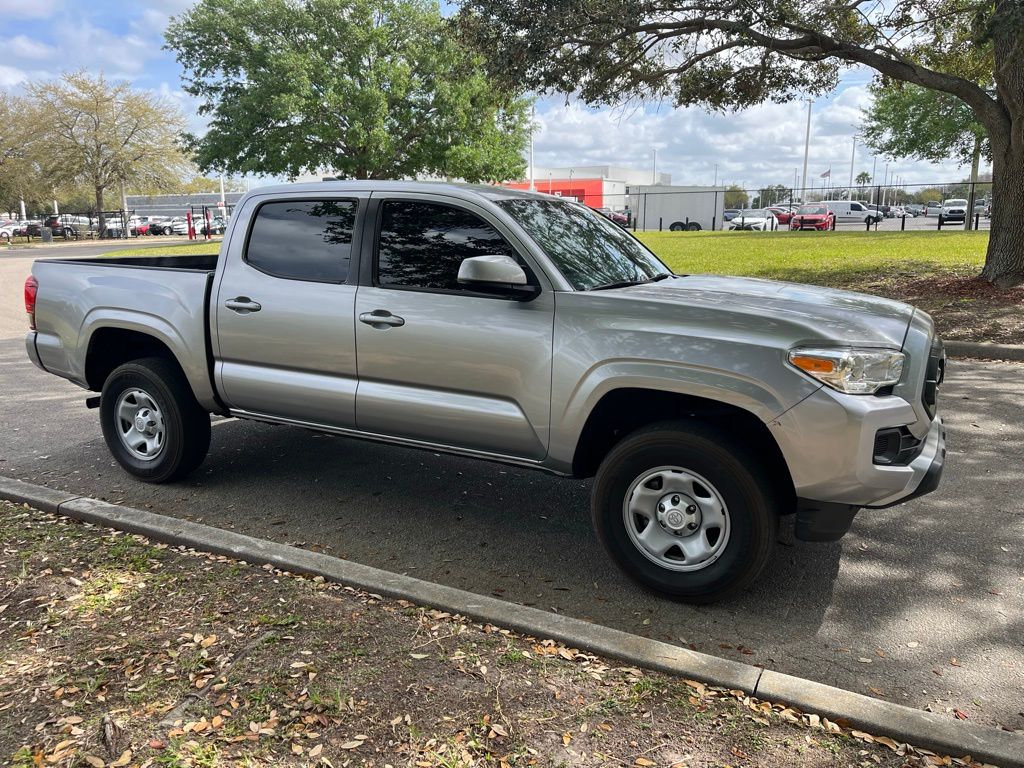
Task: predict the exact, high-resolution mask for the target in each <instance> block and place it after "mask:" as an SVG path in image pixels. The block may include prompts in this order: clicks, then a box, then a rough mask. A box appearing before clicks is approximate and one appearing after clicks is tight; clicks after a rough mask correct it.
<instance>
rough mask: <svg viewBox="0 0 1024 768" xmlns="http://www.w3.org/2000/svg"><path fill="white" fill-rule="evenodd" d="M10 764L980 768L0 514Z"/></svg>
mask: <svg viewBox="0 0 1024 768" xmlns="http://www.w3.org/2000/svg"><path fill="white" fill-rule="evenodd" d="M0 536H2V540H3V542H4V546H3V549H2V551H0V654H2V657H3V658H4V659H5V660H6V666H5V667H4V671H3V674H2V675H0V744H3V745H5V748H6V747H7V745H9V750H10V751H9V753H6V754H0V759H8V760H11V761H12V763H13V764H14V765H16V766H31V765H40V764H43V765H56V766H74V765H89V766H98V767H103V766H128V765H139V766H151V765H166V766H170V765H173V766H179V765H180V766H187V765H195V766H207V767H211V766H221V765H235V764H247V765H255V766H263V765H266V766H271V765H296V766H297V765H325V766H339V767H340V766H342V765H349V764H351V765H377V766H381V768H384V767H385V766H394V767H396V768H397V766H416V767H417V768H429V767H430V766H434V765H444V766H451V767H452V768H454V767H455V766H470V765H478V764H484V763H488V764H491V765H494V766H496V767H497V768H512V766H521V765H557V764H564V765H615V766H622V765H626V766H641V768H652V767H653V766H666V768H667V767H668V766H674V767H676V768H682V766H689V767H690V768H696V767H697V766H724V765H730V766H758V767H761V766H767V767H773V766H774V767H778V768H783V767H786V768H789V767H790V766H792V767H794V768H807V767H810V766H859V765H868V766H874V765H881V766H907V765H910V766H915V765H971V763H970V762H969V761H967V760H958V759H954V760H951V759H949V758H946V759H942V758H939V757H933V756H929V755H927V754H923V753H920V752H916V751H915V750H913V749H912V748H910V747H908V746H906V745H901V744H897V743H896V742H893V741H891V740H889V739H886V738H885V737H884V736H882V737H871V736H869V735H867V734H863V733H859V732H857V731H849V730H844V729H843V728H842V726H841V724H835V723H829V722H828V721H827V720H824V719H822V718H819V717H817V716H815V715H813V714H802V713H799V712H796V711H794V710H792V709H787V708H785V707H784V706H783V705H780V704H775V705H773V704H771V703H767V702H758V701H756V700H753V699H750V698H749V697H745V696H744V695H743V694H742V693H741V692H735V693H730V692H728V691H721V690H715V689H712V688H710V687H708V686H704V685H701V684H700V683H697V682H694V681H684V680H679V679H674V678H670V677H668V676H665V675H661V674H656V673H651V672H645V671H642V670H639V669H635V668H632V667H623V666H620V665H617V664H616V663H614V662H608V661H606V660H603V659H601V658H599V657H596V656H593V655H590V654H584V653H580V652H577V651H575V650H573V649H570V648H566V647H564V646H560V645H557V644H555V643H553V642H551V641H543V640H540V641H538V640H535V639H533V638H524V637H520V636H517V635H515V634H513V633H511V632H509V631H507V630H502V629H500V628H496V627H492V626H490V625H486V626H481V625H476V624H472V623H470V622H468V621H466V620H463V619H462V618H460V617H458V616H451V615H450V614H447V613H442V612H438V611H434V610H429V609H424V608H421V607H418V606H415V605H412V604H411V603H408V602H406V601H402V600H383V599H381V598H379V597H377V596H374V595H371V594H367V593H364V592H359V591H357V590H354V589H351V588H344V587H341V586H339V585H336V584H328V583H324V582H323V581H322V580H320V579H304V578H298V577H294V576H291V575H289V574H286V573H280V572H277V571H274V570H272V569H270V568H269V567H266V568H255V567H252V566H248V565H246V564H245V563H242V562H237V561H232V560H230V559H229V558H225V557H211V556H206V555H202V554H197V553H191V552H184V551H180V550H173V549H170V548H168V547H166V546H164V545H152V544H149V543H147V542H146V541H144V540H142V539H141V538H138V537H133V536H128V535H124V534H120V533H114V532H111V531H106V530H100V529H97V528H94V527H92V526H87V525H82V524H78V523H74V522H71V521H69V520H67V519H65V518H62V517H58V516H54V515H50V514H45V513H42V512H37V511H34V510H30V509H27V508H24V507H17V506H14V505H11V504H8V503H3V502H0Z"/></svg>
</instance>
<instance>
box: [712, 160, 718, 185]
mask: <svg viewBox="0 0 1024 768" xmlns="http://www.w3.org/2000/svg"><path fill="white" fill-rule="evenodd" d="M711 186H713V187H717V186H718V163H715V183H714V184H712V185H711Z"/></svg>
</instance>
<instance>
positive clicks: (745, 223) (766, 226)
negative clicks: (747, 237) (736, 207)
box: [729, 208, 779, 232]
mask: <svg viewBox="0 0 1024 768" xmlns="http://www.w3.org/2000/svg"><path fill="white" fill-rule="evenodd" d="M778 228H779V220H778V219H776V218H775V214H774V213H772V212H771V211H770V210H769V209H767V208H751V209H749V210H744V211H740V215H739V216H735V217H733V219H732V221H730V222H729V229H749V230H752V231H754V230H756V231H758V232H772V231H775V230H776V229H778Z"/></svg>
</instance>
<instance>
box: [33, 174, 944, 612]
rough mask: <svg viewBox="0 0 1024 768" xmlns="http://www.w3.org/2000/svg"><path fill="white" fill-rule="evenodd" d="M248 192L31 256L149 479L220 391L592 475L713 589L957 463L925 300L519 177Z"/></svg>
mask: <svg viewBox="0 0 1024 768" xmlns="http://www.w3.org/2000/svg"><path fill="white" fill-rule="evenodd" d="M371 194H372V195H373V200H374V202H375V204H374V205H371V206H367V205H362V204H357V203H358V202H361V201H365V200H368V199H369V197H370V195H371ZM237 211H238V212H237V213H236V214H235V215H234V216H233V217H232V218H231V221H230V224H229V232H228V235H227V236H226V237H225V238H224V240H223V242H222V244H221V246H220V253H219V255H215V254H213V253H211V254H210V255H208V256H202V255H191V256H169V257H163V258H162V259H161V262H160V268H159V269H152V260H151V259H148V258H145V257H142V258H140V257H130V256H122V257H117V256H115V257H107V258H78V259H61V260H47V259H43V260H39V261H37V262H36V263H35V264H34V265H33V268H32V275H31V276H29V278H28V279H27V280H26V283H25V308H26V310H27V312H28V315H27V317H28V319H29V322H30V326H31V329H32V330H31V331H30V332H29V333H28V335H27V337H26V349H27V352H28V355H29V357H30V358H31V359H32V361H33V362H34V363H35V364H36V365H37V366H38V367H40V368H42V369H43V370H45V371H48V372H50V373H53V374H55V375H58V376H61V377H63V378H66V379H69V380H71V381H72V382H74V383H76V384H78V385H79V386H81V387H83V388H85V389H88V390H91V391H93V392H99V393H100V395H99V397H98V398H95V397H92V398H90V399H89V401H87V402H89V403H92V404H94V405H95V404H96V403H97V400H98V406H99V421H100V424H101V427H102V430H103V435H104V438H105V440H106V443H107V445H108V447H109V449H110V451H111V453H112V455H113V457H114V458H115V460H116V461H117V462H118V463H119V464H120V465H121V466H122V467H123V468H124V469H125V470H126V471H127V472H128V473H130V474H132V475H134V476H135V477H136V478H139V479H141V480H144V481H147V482H154V483H161V482H168V481H171V480H173V479H175V478H180V477H183V476H185V475H187V474H188V473H189V472H191V471H193V470H195V469H196V468H197V467H198V466H199V465H200V464H201V463H202V462H203V460H204V458H205V456H206V454H207V452H208V450H209V446H210V432H211V430H210V417H209V414H210V412H215V413H220V414H224V415H231V416H235V417H239V418H242V419H254V420H258V421H261V422H269V423H277V424H291V425H301V426H303V427H305V428H312V429H315V430H319V431H322V432H326V433H331V434H337V435H344V436H349V437H364V438H368V439H371V440H375V441H384V442H392V443H396V444H399V445H402V446H406V447H419V448H422V449H426V450H430V451H444V452H447V453H454V454H461V455H464V456H469V457H478V458H486V459H490V460H497V461H501V462H505V463H509V464H513V465H516V466H521V467H533V468H537V469H541V470H546V471H548V472H551V473H554V474H557V475H565V476H570V477H577V478H586V477H592V476H593V477H595V480H594V484H593V490H592V492H591V500H592V501H591V503H592V515H593V520H594V526H595V529H596V532H597V535H598V537H599V538H600V539H601V541H602V542H603V544H604V545H605V547H606V549H607V551H608V553H609V554H610V555H611V557H612V559H613V560H614V561H615V562H616V563H617V564H618V565H619V566H621V567H622V568H623V569H624V570H625V571H626V572H627V573H628V574H630V575H631V576H632V577H633V578H635V579H637V580H638V581H639V582H641V583H642V584H644V585H646V586H647V587H649V588H652V589H656V590H659V591H661V592H664V593H666V594H669V595H672V596H673V597H675V598H677V599H682V600H688V601H692V602H710V601H712V600H715V599H718V598H721V597H724V596H726V595H729V594H733V593H736V592H737V591H738V590H742V589H744V588H745V587H746V586H748V585H749V584H751V583H752V582H753V581H754V580H755V579H756V578H757V576H758V575H759V574H760V573H761V571H762V570H763V569H764V567H765V565H766V564H767V563H768V561H769V559H770V557H771V556H772V554H773V549H774V545H775V542H776V535H777V530H778V525H779V518H780V516H782V515H786V514H791V513H792V514H795V516H796V520H795V531H796V535H797V536H798V537H799V538H801V539H805V540H816V541H834V540H836V539H838V538H840V537H841V536H842V535H843V534H844V533H845V532H846V530H847V529H848V528H849V526H850V524H851V522H852V520H853V517H854V515H855V513H856V512H857V510H858V508H859V507H862V506H870V507H885V506H890V505H893V504H896V503H898V502H900V501H903V500H907V499H911V498H915V497H918V496H921V495H922V494H925V493H928V492H930V491H932V490H934V489H935V488H936V487H937V486H938V484H939V480H940V477H941V474H942V470H943V465H944V457H945V435H944V429H943V423H942V419H941V418H940V417H939V416H938V414H937V410H936V407H937V406H936V391H937V388H938V387H939V386H940V384H941V382H942V378H943V370H944V355H943V347H942V342H941V340H940V339H939V338H938V336H937V335H936V333H935V327H934V323H933V322H932V320H931V318H930V317H929V316H928V315H927V314H926V313H924V312H922V311H920V310H916V309H915V308H914V307H911V306H908V305H907V304H902V303H900V302H896V301H892V300H889V299H884V298H881V297H877V296H870V295H866V294H854V293H849V292H845V291H837V290H833V289H829V288H823V287H817V286H809V285H792V284H790V283H781V282H774V281H770V280H759V279H750V278H738V277H726V276H716V275H689V276H677V275H674V274H673V273H672V271H671V270H670V269H669V268H668V267H667V266H666V265H665V264H663V263H662V262H660V261H659V260H658V259H657V258H656V257H655V256H654V254H653V253H651V252H650V251H649V250H647V249H646V248H645V247H644V246H643V245H642V244H641V243H640V242H639V241H637V240H636V239H635V238H634V237H633V236H632V235H631V234H630V233H628V232H625V231H623V230H622V229H621V228H620V227H617V226H615V225H613V224H611V223H610V222H609V221H608V220H607V219H605V218H604V217H602V216H600V215H599V214H597V213H595V212H594V211H592V210H587V209H585V208H581V207H579V206H573V205H570V204H568V203H567V202H565V201H561V200H557V199H547V198H539V197H534V196H531V195H530V194H529V193H527V192H522V191H516V190H509V189H502V188H498V187H494V188H487V187H471V186H463V185H454V184H448V185H442V184H422V183H415V182H386V183H379V182H368V181H359V182H338V181H330V182H318V183H312V184H289V185H280V186H273V187H264V188H261V189H259V190H254V191H253V192H252V193H250V194H247V195H246V196H244V197H243V198H242V200H241V201H240V202H239V205H238V208H237ZM773 218H774V217H773ZM355 233H364V236H363V237H361V238H360V237H358V236H357V235H356V234H355ZM236 234H237V235H238V236H235V235H236ZM247 234H248V235H249V236H245V235H247ZM594 253H599V254H600V258H593V254H594ZM556 299H557V300H556ZM569 349H571V350H572V353H571V354H566V350H569ZM325 350H329V351H330V354H325ZM357 414H358V419H357ZM218 450H226V449H225V448H223V447H221V446H219V447H218ZM337 471H339V472H344V471H345V468H344V466H339V467H338V468H337ZM479 471H481V472H487V471H488V465H486V464H482V465H480V469H479ZM269 479H270V478H269V477H267V476H264V478H263V480H264V481H267V480H269ZM210 482H216V478H215V477H211V476H208V475H207V476H204V483H207V484H209V483H210ZM387 492H388V491H387V490H385V493H387ZM393 501H394V503H401V502H402V499H399V498H397V497H396V498H395V499H394V500H393ZM517 503H518V504H520V505H524V504H529V503H530V499H529V497H526V496H524V497H523V498H521V499H519V500H518V502H517ZM875 522H876V523H878V524H884V523H882V522H879V520H875ZM557 554H558V555H559V556H564V555H565V554H566V553H564V552H559V553H557ZM554 556H556V553H555V552H552V557H554Z"/></svg>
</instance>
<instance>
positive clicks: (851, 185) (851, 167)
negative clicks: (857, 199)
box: [850, 134, 857, 200]
mask: <svg viewBox="0 0 1024 768" xmlns="http://www.w3.org/2000/svg"><path fill="white" fill-rule="evenodd" d="M856 161H857V134H853V152H852V153H851V154H850V199H851V200H852V199H853V165H854V163H855V162H856Z"/></svg>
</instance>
